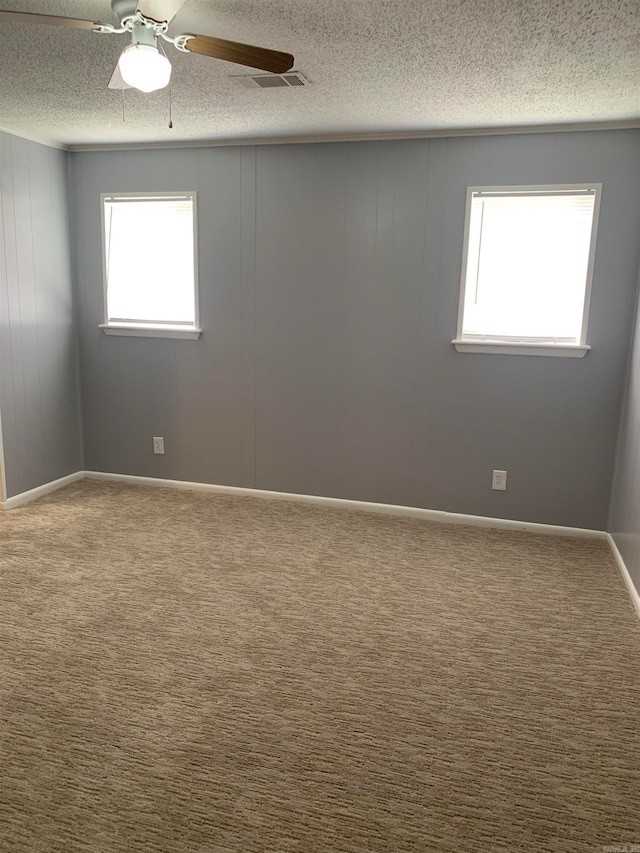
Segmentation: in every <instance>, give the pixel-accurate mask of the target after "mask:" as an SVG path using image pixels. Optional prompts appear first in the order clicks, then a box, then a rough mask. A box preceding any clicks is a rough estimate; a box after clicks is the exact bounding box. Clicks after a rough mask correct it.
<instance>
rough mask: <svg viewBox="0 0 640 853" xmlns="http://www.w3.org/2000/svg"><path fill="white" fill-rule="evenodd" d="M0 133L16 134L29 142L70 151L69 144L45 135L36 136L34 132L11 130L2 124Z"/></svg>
mask: <svg viewBox="0 0 640 853" xmlns="http://www.w3.org/2000/svg"><path fill="white" fill-rule="evenodd" d="M0 133H6V134H7V136H15V137H17V138H18V139H24V140H26V141H27V142H37V143H38V145H46V147H47V148H55V149H57V150H58V151H69V146H68V145H65V144H64V143H62V142H54V141H53V140H51V139H47V138H46V137H44V136H36V135H34V134H32V133H22V132H21V131H20V132H18V131H17V130H10V129H9V128H8V127H2V125H0Z"/></svg>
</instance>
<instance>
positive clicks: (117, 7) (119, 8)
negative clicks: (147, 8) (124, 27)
mask: <svg viewBox="0 0 640 853" xmlns="http://www.w3.org/2000/svg"><path fill="white" fill-rule="evenodd" d="M137 8H138V0H111V9H112V10H113V14H114V15H115V16H116V18H117V19H118V21H119V22H120V23H122V21H124V19H125V18H130V17H131V16H132V15H135V13H136V9H137Z"/></svg>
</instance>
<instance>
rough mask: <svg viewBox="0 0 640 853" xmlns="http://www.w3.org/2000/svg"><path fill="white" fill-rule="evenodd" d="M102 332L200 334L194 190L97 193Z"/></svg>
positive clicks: (192, 335)
mask: <svg viewBox="0 0 640 853" xmlns="http://www.w3.org/2000/svg"><path fill="white" fill-rule="evenodd" d="M101 204H102V225H103V227H102V245H103V272H104V305H105V322H104V323H103V324H101V328H102V329H103V330H104V331H105V333H106V334H108V335H142V336H148V337H160V338H165V337H167V338H191V339H195V338H198V337H199V336H200V333H201V329H200V328H199V318H198V287H197V263H196V194H195V193H192V192H187V193H171V192H167V193H120V194H117V195H116V194H106V193H103V195H102V196H101Z"/></svg>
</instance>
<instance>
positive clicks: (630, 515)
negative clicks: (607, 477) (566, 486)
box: [609, 303, 640, 593]
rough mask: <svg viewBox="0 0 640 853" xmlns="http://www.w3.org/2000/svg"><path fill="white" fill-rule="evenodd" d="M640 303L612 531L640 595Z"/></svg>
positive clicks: (614, 497) (624, 410) (623, 426)
mask: <svg viewBox="0 0 640 853" xmlns="http://www.w3.org/2000/svg"><path fill="white" fill-rule="evenodd" d="M639 314H640V303H639V305H638V309H637V313H636V323H635V332H634V337H633V344H632V348H631V354H630V360H629V369H628V376H627V384H626V389H625V400H624V407H623V411H622V419H621V423H620V436H619V444H618V455H617V459H616V470H615V479H614V483H613V491H612V496H611V518H610V520H609V530H610V532H611V534H612V536H613V538H614V540H615V542H616V545H617V546H618V549H619V551H620V553H621V554H622V557H623V559H624V561H625V564H626V566H627V569H628V570H629V574H630V575H631V579H632V581H633V582H634V584H635V587H636V589H637V590H638V592H639V593H640V316H638V315H639Z"/></svg>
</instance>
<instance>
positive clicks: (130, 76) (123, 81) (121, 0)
mask: <svg viewBox="0 0 640 853" xmlns="http://www.w3.org/2000/svg"><path fill="white" fill-rule="evenodd" d="M184 2H185V0H111V8H112V10H113V13H114V15H115V16H116V18H117V19H118V21H119V23H120V25H119V26H114V25H113V24H102V23H99V22H93V21H83V20H81V19H79V18H63V17H60V16H57V15H38V14H35V13H33V12H5V11H2V10H0V23H2V22H3V21H4V22H6V23H14V24H51V25H53V26H59V27H70V28H72V29H77V30H91V31H92V32H94V33H107V34H111V33H130V34H131V44H130V45H128V46H127V47H125V49H124V50H123V51H122V53H121V54H120V59H119V60H118V64H117V65H116V68H115V71H114V72H113V75H112V77H111V80H110V81H109V88H110V89H129V88H134V89H139V90H140V91H142V92H153V91H155V90H156V89H162V88H164V87H165V86H166V85H167V84H168V83H169V78H170V76H171V63H170V62H169V60H168V59H167V57H166V56H165V55H164V50H162V44H161V42H159V41H158V39H162V40H163V41H166V42H169V44H172V45H173V46H174V47H175V48H176V49H177V50H180V51H182V52H183V53H199V54H201V55H203V56H211V57H213V58H214V59H224V60H226V61H227V62H237V63H238V64H239V65H248V66H250V67H251V68H259V69H260V70H262V71H271V72H273V73H276V74H282V73H283V72H284V71H288V70H289V69H290V68H292V67H293V56H292V55H291V54H290V53H282V52H281V51H278V50H268V49H267V48H264V47H254V46H253V45H250V44H240V43H239V42H235V41H227V40H226V39H219V38H212V37H211V36H200V35H188V34H182V35H177V36H173V37H172V36H169V35H167V30H168V28H169V24H170V23H171V21H172V20H173V18H174V17H175V15H176V14H177V13H178V11H179V10H180V8H181V7H182V5H183V4H184ZM158 45H160V50H158Z"/></svg>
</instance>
